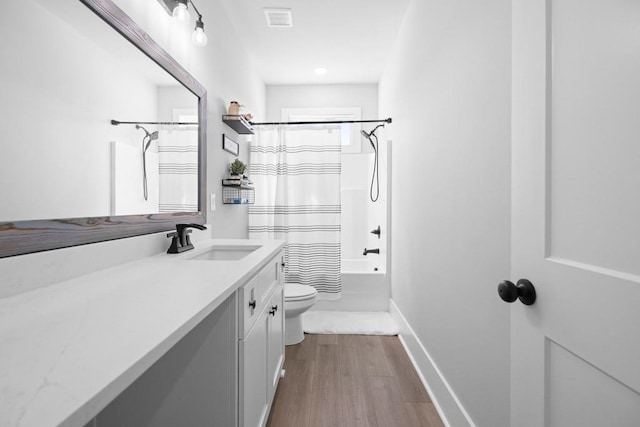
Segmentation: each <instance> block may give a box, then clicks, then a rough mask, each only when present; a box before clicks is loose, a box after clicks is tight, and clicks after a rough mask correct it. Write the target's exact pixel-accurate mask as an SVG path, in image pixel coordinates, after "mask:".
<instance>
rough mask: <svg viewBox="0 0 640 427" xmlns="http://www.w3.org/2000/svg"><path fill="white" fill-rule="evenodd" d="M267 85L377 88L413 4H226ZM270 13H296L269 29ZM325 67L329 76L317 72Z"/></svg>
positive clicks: (238, 0) (235, 0)
mask: <svg viewBox="0 0 640 427" xmlns="http://www.w3.org/2000/svg"><path fill="white" fill-rule="evenodd" d="M221 1H222V4H223V6H224V8H225V9H226V11H227V13H228V15H229V17H230V19H231V21H232V23H233V25H234V27H235V29H236V31H237V33H238V35H239V37H240V39H241V40H240V41H241V42H242V43H243V45H244V46H245V48H246V49H247V51H248V52H249V55H250V56H251V57H252V59H253V61H254V64H255V66H256V69H257V71H258V72H259V73H260V74H261V75H262V77H263V79H264V81H265V83H266V84H270V85H276V84H329V83H331V84H334V83H377V82H378V81H379V79H380V76H381V74H382V72H383V70H384V67H385V63H386V60H387V56H388V53H389V52H390V50H391V48H392V46H393V43H394V40H395V38H396V34H397V32H398V29H399V27H400V25H401V24H402V19H403V17H404V14H405V11H406V9H407V6H408V4H409V2H410V1H411V0H319V1H318V0H316V1H312V0H260V1H256V0H221ZM265 8H291V9H292V11H293V28H269V27H268V26H267V23H266V20H265V16H264V9H265ZM318 67H324V68H327V69H328V73H327V74H326V75H324V76H317V75H315V74H314V69H315V68H318Z"/></svg>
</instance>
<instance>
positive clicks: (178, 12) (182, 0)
mask: <svg viewBox="0 0 640 427" xmlns="http://www.w3.org/2000/svg"><path fill="white" fill-rule="evenodd" d="M158 1H159V2H160V4H162V5H163V6H164V7H165V10H166V11H167V12H168V13H169V14H171V15H172V16H173V17H174V18H175V19H177V20H178V21H180V22H184V23H187V24H188V23H189V20H190V19H191V16H190V15H189V5H191V7H192V8H193V11H194V12H195V13H196V14H197V15H198V19H197V20H196V26H195V28H194V30H193V33H192V34H191V40H192V41H193V43H194V44H195V45H196V46H199V47H202V46H205V45H206V44H207V35H206V34H205V32H204V22H202V14H201V13H200V12H199V11H198V8H197V7H196V5H195V4H194V3H193V1H192V0H158Z"/></svg>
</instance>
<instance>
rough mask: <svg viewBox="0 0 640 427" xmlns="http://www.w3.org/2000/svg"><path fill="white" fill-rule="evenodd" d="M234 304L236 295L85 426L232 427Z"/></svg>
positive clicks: (234, 403)
mask: <svg viewBox="0 0 640 427" xmlns="http://www.w3.org/2000/svg"><path fill="white" fill-rule="evenodd" d="M237 306H238V303H237V302H236V294H235V293H234V294H233V295H232V296H230V297H229V298H228V299H227V301H225V302H223V303H222V304H221V305H220V306H219V307H218V308H217V309H216V310H214V311H213V313H211V314H210V315H208V316H207V317H206V318H205V319H204V320H203V321H202V322H200V324H198V325H197V326H196V327H195V328H194V329H193V330H192V331H191V332H189V333H188V334H187V335H186V336H185V337H184V338H182V339H181V340H180V341H179V342H178V343H176V345H175V346H173V347H172V348H171V349H170V350H169V351H168V352H167V353H166V354H165V355H164V356H162V357H161V358H160V360H158V361H157V362H156V363H155V364H153V365H152V366H151V367H150V368H149V369H148V370H147V371H146V372H144V373H143V374H142V375H141V376H140V377H139V378H138V379H137V380H136V381H135V382H134V383H133V384H131V385H130V386H129V387H128V388H127V389H126V390H125V391H123V392H122V393H121V394H120V395H119V396H118V397H116V398H115V399H114V400H113V401H112V402H111V403H110V404H109V405H108V406H107V407H106V408H104V409H103V410H102V411H101V412H100V413H99V414H98V416H97V417H96V418H95V419H94V420H92V421H91V422H90V423H89V424H87V427H140V426H154V427H175V426H234V425H235V423H236V417H237V413H236V411H237V402H236V396H237V392H236V391H237V377H236V375H235V372H236V371H235V369H234V368H235V366H237V360H238V359H237V352H236V346H235V343H237V334H236V324H237V322H236V319H237V318H238V314H237ZM105 351H109V349H108V347H107V345H105Z"/></svg>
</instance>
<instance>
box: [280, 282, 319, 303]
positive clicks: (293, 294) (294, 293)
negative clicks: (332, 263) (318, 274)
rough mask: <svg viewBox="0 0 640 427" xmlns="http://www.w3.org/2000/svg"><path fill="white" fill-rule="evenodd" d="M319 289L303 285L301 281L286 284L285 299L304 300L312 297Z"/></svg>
mask: <svg viewBox="0 0 640 427" xmlns="http://www.w3.org/2000/svg"><path fill="white" fill-rule="evenodd" d="M317 293H318V291H317V290H316V289H315V288H314V287H313V286H309V285H301V284H300V283H285V284H284V300H285V301H303V300H307V299H311V298H313V297H314V296H316V294H317Z"/></svg>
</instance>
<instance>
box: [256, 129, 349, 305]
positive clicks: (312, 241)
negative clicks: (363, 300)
mask: <svg viewBox="0 0 640 427" xmlns="http://www.w3.org/2000/svg"><path fill="white" fill-rule="evenodd" d="M340 153H341V138H340V128H338V127H322V128H317V127H316V128H314V127H306V126H305V127H302V126H296V127H268V128H260V129H259V130H258V131H257V132H256V135H255V136H254V138H253V141H252V143H251V158H250V161H249V166H250V173H251V180H252V181H253V183H254V186H255V189H256V190H255V191H256V196H255V200H256V201H255V205H253V206H250V207H249V237H250V238H252V239H286V240H287V245H286V246H285V258H286V270H285V280H286V282H288V283H301V284H304V285H311V286H313V287H315V288H316V289H317V290H318V298H319V299H338V298H340V292H341V283H340V169H341V160H340Z"/></svg>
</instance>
